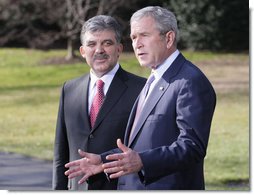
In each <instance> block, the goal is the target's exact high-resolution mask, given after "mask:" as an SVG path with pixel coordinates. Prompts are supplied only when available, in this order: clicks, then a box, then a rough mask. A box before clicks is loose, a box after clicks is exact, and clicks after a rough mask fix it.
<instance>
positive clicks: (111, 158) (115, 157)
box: [106, 154, 124, 160]
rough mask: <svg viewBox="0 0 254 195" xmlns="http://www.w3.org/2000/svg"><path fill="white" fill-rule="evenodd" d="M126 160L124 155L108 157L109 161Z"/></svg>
mask: <svg viewBox="0 0 254 195" xmlns="http://www.w3.org/2000/svg"><path fill="white" fill-rule="evenodd" d="M123 158H124V156H123V154H110V155H108V156H106V159H107V160H122V159H123Z"/></svg>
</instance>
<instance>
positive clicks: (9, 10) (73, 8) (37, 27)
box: [0, 0, 136, 60]
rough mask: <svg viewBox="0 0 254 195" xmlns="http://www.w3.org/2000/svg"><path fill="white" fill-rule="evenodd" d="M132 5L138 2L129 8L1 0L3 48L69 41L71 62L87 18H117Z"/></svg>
mask: <svg viewBox="0 0 254 195" xmlns="http://www.w3.org/2000/svg"><path fill="white" fill-rule="evenodd" d="M131 2H132V3H135V2H136V0H129V1H128V4H127V5H126V1H125V0H65V1H59V0H36V1H34V0H26V1H19V0H0V25H1V28H0V45H5V44H6V43H9V42H12V41H14V42H15V43H18V42H21V43H22V44H25V45H26V46H28V47H31V48H47V47H48V45H51V44H53V43H55V41H57V40H67V45H66V46H67V55H66V60H70V59H72V58H73V57H74V56H75V54H74V48H73V45H74V42H75V41H77V40H78V39H79V34H80V30H81V27H82V25H83V23H84V22H85V21H86V20H87V19H89V18H91V17H93V16H95V15H100V14H105V15H114V14H115V13H116V11H119V8H122V7H125V8H126V7H128V6H130V5H131ZM120 18H121V17H118V19H120Z"/></svg>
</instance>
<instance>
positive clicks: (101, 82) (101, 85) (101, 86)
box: [96, 80, 104, 90]
mask: <svg viewBox="0 0 254 195" xmlns="http://www.w3.org/2000/svg"><path fill="white" fill-rule="evenodd" d="M96 86H97V89H100V90H101V89H103V86H104V82H103V81H102V80H98V81H97V82H96Z"/></svg>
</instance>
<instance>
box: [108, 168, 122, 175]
mask: <svg viewBox="0 0 254 195" xmlns="http://www.w3.org/2000/svg"><path fill="white" fill-rule="evenodd" d="M120 171H123V168H122V167H112V168H107V169H104V172H105V173H108V174H111V173H117V172H120Z"/></svg>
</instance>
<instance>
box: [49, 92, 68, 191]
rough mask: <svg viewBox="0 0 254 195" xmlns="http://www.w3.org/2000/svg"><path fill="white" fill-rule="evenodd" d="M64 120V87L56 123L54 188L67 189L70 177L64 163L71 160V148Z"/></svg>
mask: <svg viewBox="0 0 254 195" xmlns="http://www.w3.org/2000/svg"><path fill="white" fill-rule="evenodd" d="M68 148H69V147H68V141H67V135H66V127H65V120H64V87H63V88H62V93H61V97H60V101H59V110H58V118H57V124H56V135H55V145H54V160H53V189H54V190H67V189H68V178H67V177H66V175H64V172H65V171H66V170H67V169H66V168H65V167H64V165H65V164H66V163H67V162H68V161H69V149H68Z"/></svg>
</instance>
